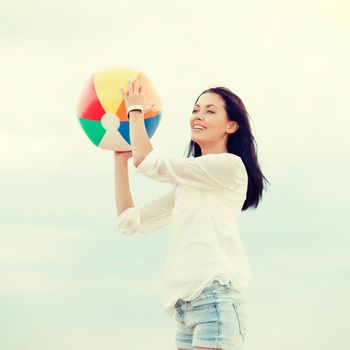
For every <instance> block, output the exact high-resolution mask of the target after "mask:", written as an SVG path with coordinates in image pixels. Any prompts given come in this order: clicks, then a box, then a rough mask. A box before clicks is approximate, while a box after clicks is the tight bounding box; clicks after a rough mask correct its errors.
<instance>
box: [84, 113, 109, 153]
mask: <svg viewBox="0 0 350 350" xmlns="http://www.w3.org/2000/svg"><path fill="white" fill-rule="evenodd" d="M78 119H79V122H80V125H81V127H82V128H83V130H84V131H85V134H86V135H87V136H88V138H89V139H90V140H91V142H92V143H93V144H95V145H96V146H97V147H98V145H99V144H100V142H101V140H102V138H103V136H104V134H105V132H106V130H105V129H104V128H103V126H102V124H101V122H100V121H97V120H90V119H84V118H80V117H79V116H78Z"/></svg>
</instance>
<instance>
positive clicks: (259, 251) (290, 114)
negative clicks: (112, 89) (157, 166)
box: [0, 0, 350, 350]
mask: <svg viewBox="0 0 350 350" xmlns="http://www.w3.org/2000/svg"><path fill="white" fill-rule="evenodd" d="M349 10H350V6H349V4H348V2H346V1H320V0H318V1H316V0H309V1H306V2H305V1H300V0H297V1H293V2H292V1H290V2H280V1H271V0H267V1H264V2H259V1H245V2H244V3H242V2H237V1H228V0H225V1H215V2H212V1H206V0H204V1H197V0H196V1H190V2H186V1H184V0H180V1H179V0H178V1H173V2H169V1H168V2H166V1H155V0H151V1H147V2H140V1H134V2H124V1H123V2H121V1H107V0H100V1H98V2H93V3H90V4H87V3H86V2H85V1H82V0H78V1H74V0H73V1H65V0H63V1H32V0H28V1H19V0H17V1H13V0H12V1H10V0H3V1H2V2H1V10H0V37H1V51H2V52H1V62H2V63H1V66H0V73H1V74H0V76H1V80H2V84H1V96H2V98H1V99H0V107H1V128H0V146H1V153H0V154H1V159H0V162H1V181H0V191H1V197H0V198H1V202H0V209H1V221H0V224H1V226H0V229H1V234H0V347H1V349H6V350H47V349H50V350H56V349H57V350H58V349H59V350H73V349H74V350H75V349H84V350H97V349H102V348H103V349H105V350H107V349H117V348H118V349H119V348H123V349H137V348H142V349H152V350H161V349H175V320H174V319H172V318H169V317H168V316H167V315H166V314H165V313H164V312H163V310H162V280H161V273H162V267H163V261H164V259H165V250H166V248H167V245H168V243H169V239H170V236H171V234H172V227H171V226H168V227H164V228H162V229H159V230H157V231H155V232H154V233H153V234H151V235H142V234H138V235H132V236H127V235H124V234H122V233H119V232H118V231H117V230H116V228H115V223H116V210H115V202H114V187H113V186H114V182H113V155H112V153H111V152H108V151H104V150H101V149H98V148H96V147H95V146H94V145H93V144H92V143H90V141H89V140H88V139H87V137H86V136H85V134H84V133H83V131H82V130H81V128H80V125H79V123H78V121H77V119H76V116H75V110H76V104H77V101H78V98H79V96H80V93H81V91H82V88H83V86H84V85H85V83H86V81H87V79H88V78H89V77H90V75H91V74H92V73H93V72H94V71H96V70H100V69H103V68H109V67H125V66H129V67H132V68H137V69H140V70H142V71H143V72H145V73H146V74H147V75H148V76H149V77H150V79H151V80H152V82H153V83H154V85H155V86H156V87H157V90H158V92H159V94H160V97H161V99H162V101H163V107H164V110H163V115H162V120H161V123H160V125H159V127H158V129H157V132H156V133H155V135H154V136H153V137H152V139H151V142H152V145H153V147H155V148H158V149H164V150H167V151H169V153H171V154H174V155H183V153H184V150H185V147H186V145H187V143H188V141H189V140H190V128H189V118H190V115H191V110H192V106H193V103H194V101H195V99H196V98H197V96H198V95H199V93H200V92H201V91H203V90H204V89H205V88H207V87H209V86H211V85H223V86H227V87H229V88H230V89H232V90H233V91H234V92H235V93H236V94H238V95H239V96H240V97H241V98H242V100H243V102H244V103H245V105H246V108H247V110H248V112H249V114H250V117H251V119H252V128H253V132H254V135H255V137H256V141H257V144H258V157H259V161H260V165H261V167H262V170H263V172H264V174H265V176H266V177H267V178H268V180H269V181H270V183H271V186H269V187H268V191H267V192H265V193H264V197H263V201H262V202H261V203H260V206H259V207H258V209H256V210H249V211H248V212H242V215H241V217H240V218H239V232H240V236H241V239H242V242H243V245H244V247H245V249H246V253H247V256H248V258H249V261H250V264H251V269H252V272H253V277H254V280H253V282H252V284H251V287H250V288H249V290H248V291H247V299H248V302H247V312H248V314H247V322H248V324H247V326H248V328H247V332H248V333H247V344H246V349H247V350H253V349H257V348H259V349H262V350H274V349H276V350H277V349H278V350H279V349H284V350H294V349H308V350H316V349H317V350H326V349H327V350H328V349H329V348H333V349H337V350H342V349H349V346H350V335H349V332H348V320H349V313H350V301H349V300H350V299H349V295H350V279H349V272H350V256H349V246H350V237H349V230H348V221H347V219H346V218H347V217H348V212H347V211H348V198H349V190H348V186H347V182H348V179H349V175H350V166H349V146H350V145H349V138H348V130H349V126H350V122H349V117H350V115H349V112H350V106H349V78H350V76H349V64H348V62H349V61H350V57H349V56H350V50H349V45H348V43H349V34H350V28H349V21H348V19H349V12H350V11H349ZM129 170H130V183H131V187H132V194H133V199H134V202H135V204H136V205H142V204H143V203H145V202H146V201H147V200H149V199H152V198H155V197H157V196H158V195H161V194H162V193H164V192H165V191H167V190H168V189H170V187H171V185H170V184H165V183H157V182H155V181H153V180H151V179H148V178H145V177H143V176H142V175H140V174H136V172H135V168H134V166H133V164H132V162H130V163H129Z"/></svg>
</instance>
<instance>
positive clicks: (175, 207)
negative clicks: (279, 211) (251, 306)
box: [115, 84, 263, 350]
mask: <svg viewBox="0 0 350 350" xmlns="http://www.w3.org/2000/svg"><path fill="white" fill-rule="evenodd" d="M136 87H137V84H136ZM130 90H131V91H132V87H131V86H130ZM141 91H142V90H141ZM137 94H138V92H137V89H136V91H135V89H134V90H133V92H131V96H133V97H130V98H128V103H129V104H130V106H131V105H132V103H133V104H134V105H142V103H143V100H142V97H138V96H137ZM124 96H125V97H126V95H124ZM131 102H132V103H131ZM136 102H137V103H136ZM130 108H131V107H130ZM142 113H143V111H142V109H141V110H138V111H131V112H130V128H131V129H132V130H131V132H130V133H131V135H133V136H132V138H131V146H132V152H133V154H134V152H135V154H134V156H135V157H136V160H135V159H134V165H135V166H136V167H137V173H141V174H143V175H144V176H146V177H149V178H151V179H153V180H155V181H158V182H166V183H171V184H173V185H174V186H173V188H172V189H171V190H170V191H168V192H167V193H165V194H164V195H162V196H160V197H158V198H155V199H153V200H151V201H148V202H147V203H145V204H143V205H141V206H134V203H133V201H132V198H131V194H130V193H131V192H130V188H129V181H128V170H127V169H128V167H127V160H128V159H129V157H121V156H116V162H115V175H116V202H117V205H118V215H119V216H118V220H117V225H116V227H117V229H118V230H119V231H120V232H122V233H124V234H128V235H131V234H134V233H137V232H138V233H142V234H151V233H152V232H154V231H155V230H157V229H159V228H161V227H163V226H165V225H168V224H173V225H174V233H173V236H172V239H171V242H170V246H169V248H168V250H167V256H166V261H165V265H164V269H163V280H164V311H165V312H166V313H167V314H168V315H169V316H173V315H174V314H175V320H176V325H177V333H176V346H177V348H179V349H193V348H194V349H197V348H198V349H199V347H202V348H206V349H223V350H233V349H239V348H240V346H241V345H242V344H243V342H244V341H245V337H246V327H245V324H246V323H245V319H246V317H245V308H244V306H243V305H244V303H243V300H244V298H245V293H244V290H245V288H246V287H248V285H249V284H250V281H251V272H250V266H249V263H248V260H247V257H246V254H245V250H244V248H243V245H242V242H241V240H240V237H239V234H238V229H237V219H238V217H239V214H240V212H241V211H242V210H243V209H247V208H248V207H250V206H254V205H255V206H257V204H258V202H259V199H260V197H259V196H261V192H262V189H263V187H262V180H263V175H262V173H261V171H260V168H259V164H258V161H257V158H256V152H255V149H254V142H253V141H254V138H253V136H252V134H251V132H250V127H249V122H248V114H247V113H246V111H245V108H244V106H243V104H242V102H241V101H240V99H239V98H238V97H237V96H236V95H234V94H233V93H232V92H231V91H230V90H228V89H226V88H215V89H209V90H206V91H205V92H203V93H202V94H201V95H200V96H199V98H198V99H197V101H196V103H195V106H194V108H193V112H192V116H191V118H190V127H191V131H192V132H191V143H190V150H189V153H188V155H187V157H179V156H171V155H169V154H167V152H165V151H163V150H156V149H154V148H153V147H152V145H151V143H150V141H149V139H148V138H146V136H147V134H146V133H145V130H144V123H143V117H142Z"/></svg>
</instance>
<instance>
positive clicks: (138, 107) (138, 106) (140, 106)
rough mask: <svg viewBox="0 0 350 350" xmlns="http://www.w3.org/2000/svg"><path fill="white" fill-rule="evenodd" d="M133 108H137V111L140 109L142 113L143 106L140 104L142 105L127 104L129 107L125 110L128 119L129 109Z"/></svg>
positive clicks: (132, 109)
mask: <svg viewBox="0 0 350 350" xmlns="http://www.w3.org/2000/svg"><path fill="white" fill-rule="evenodd" d="M134 110H138V111H141V112H142V113H143V106H142V105H132V106H129V107H128V108H127V111H126V116H127V118H128V119H129V118H130V117H129V113H130V112H131V111H134Z"/></svg>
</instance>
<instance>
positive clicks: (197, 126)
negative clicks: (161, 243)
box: [193, 125, 205, 130]
mask: <svg viewBox="0 0 350 350" xmlns="http://www.w3.org/2000/svg"><path fill="white" fill-rule="evenodd" d="M193 129H200V130H205V128H203V127H202V126H199V125H195V126H194V127H193Z"/></svg>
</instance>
